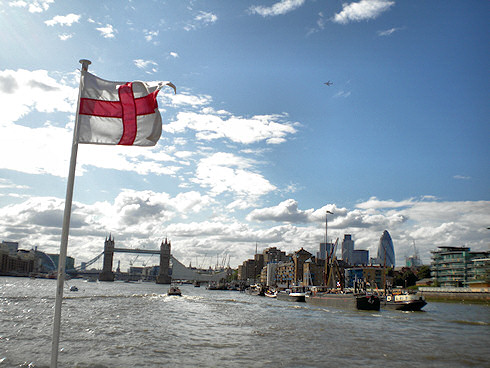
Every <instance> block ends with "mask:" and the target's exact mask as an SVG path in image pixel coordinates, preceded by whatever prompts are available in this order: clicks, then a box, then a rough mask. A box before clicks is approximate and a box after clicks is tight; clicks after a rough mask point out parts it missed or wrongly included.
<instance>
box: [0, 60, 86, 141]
mask: <svg viewBox="0 0 490 368" xmlns="http://www.w3.org/2000/svg"><path fill="white" fill-rule="evenodd" d="M76 98H77V88H74V87H71V86H70V85H68V84H67V83H66V81H64V80H61V81H58V80H55V79H54V78H52V77H51V76H49V75H48V72H47V71H46V70H34V71H28V70H24V69H18V70H9V69H7V70H0V109H1V111H2V119H1V120H0V127H2V125H5V124H8V123H11V122H14V121H16V120H18V119H20V118H21V117H23V116H25V115H26V114H28V113H29V112H30V111H31V110H37V111H40V112H54V111H62V112H74V111H75V108H74V107H75V103H76ZM0 137H1V135H0Z"/></svg>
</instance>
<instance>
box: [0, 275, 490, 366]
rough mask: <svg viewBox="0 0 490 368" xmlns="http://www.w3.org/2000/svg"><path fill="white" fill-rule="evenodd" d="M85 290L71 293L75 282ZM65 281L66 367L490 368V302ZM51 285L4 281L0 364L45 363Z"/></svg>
mask: <svg viewBox="0 0 490 368" xmlns="http://www.w3.org/2000/svg"><path fill="white" fill-rule="evenodd" d="M72 285H75V286H77V287H78V288H79V291H77V292H70V291H69V286H72ZM167 290H168V285H156V284H154V283H124V282H114V283H99V282H84V281H83V280H70V281H69V282H67V284H66V287H65V291H64V296H65V299H64V301H63V309H62V325H61V339H60V349H61V351H60V354H59V364H58V366H59V367H79V368H89V367H93V368H104V367H118V368H119V367H123V368H126V367H128V368H129V367H131V368H132V367H241V368H243V367H342V366H344V367H352V366H358V367H384V366H390V367H407V366H423V367H490V363H489V361H490V345H489V341H490V309H489V308H490V307H488V306H486V305H463V304H449V303H435V302H433V303H432V302H429V303H428V305H426V306H425V308H424V310H425V311H424V312H408V313H406V312H399V311H385V310H381V311H380V312H365V311H364V312H363V311H344V310H336V309H326V308H320V307H314V306H311V305H308V304H306V303H291V302H286V301H280V300H276V299H270V298H265V297H258V296H250V295H247V294H245V293H240V292H237V291H210V290H206V288H205V287H200V288H196V287H194V286H192V285H183V286H182V287H181V290H182V293H183V296H182V297H176V296H167V295H166V292H167ZM55 292H56V281H55V280H45V279H28V278H15V277H0V310H1V313H0V367H48V366H49V363H50V356H51V335H52V323H53V315H54V302H55V299H54V296H55Z"/></svg>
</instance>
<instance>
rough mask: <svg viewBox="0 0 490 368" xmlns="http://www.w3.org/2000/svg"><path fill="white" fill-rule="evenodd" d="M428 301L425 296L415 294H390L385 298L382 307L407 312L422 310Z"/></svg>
mask: <svg viewBox="0 0 490 368" xmlns="http://www.w3.org/2000/svg"><path fill="white" fill-rule="evenodd" d="M426 304H427V302H426V301H425V300H424V297H422V296H417V295H415V294H399V295H397V294H394V295H393V294H388V295H387V296H386V297H385V298H383V300H382V302H381V307H382V308H383V309H392V310H400V311H406V312H418V311H421V310H422V308H423V307H425V305H426Z"/></svg>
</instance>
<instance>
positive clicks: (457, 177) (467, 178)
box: [453, 175, 471, 180]
mask: <svg viewBox="0 0 490 368" xmlns="http://www.w3.org/2000/svg"><path fill="white" fill-rule="evenodd" d="M453 179H457V180H470V179H471V176H466V175H454V176H453Z"/></svg>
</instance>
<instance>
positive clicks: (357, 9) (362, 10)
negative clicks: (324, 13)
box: [333, 0, 395, 24]
mask: <svg viewBox="0 0 490 368" xmlns="http://www.w3.org/2000/svg"><path fill="white" fill-rule="evenodd" d="M394 4H395V2H394V1H389V0H361V1H359V2H357V3H350V4H342V8H343V9H342V11H341V12H340V13H337V14H335V16H334V19H333V21H334V22H336V23H341V24H346V23H349V22H352V21H354V22H360V21H362V20H366V19H374V18H376V17H378V16H379V15H380V14H381V13H383V12H385V11H387V10H388V9H389V8H390V7H391V6H392V5H394Z"/></svg>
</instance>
